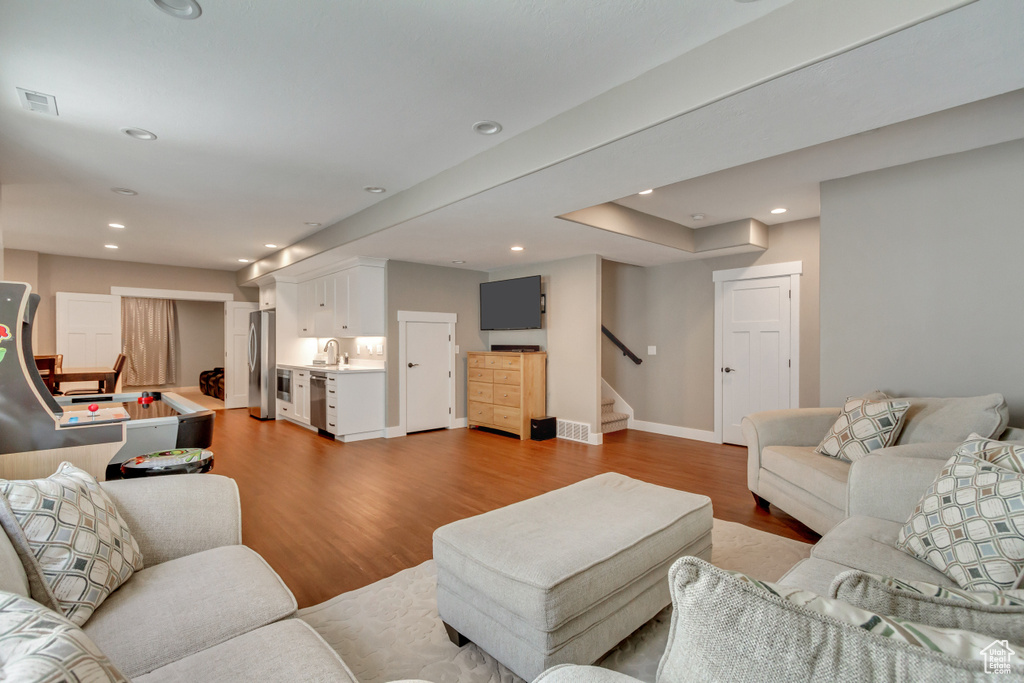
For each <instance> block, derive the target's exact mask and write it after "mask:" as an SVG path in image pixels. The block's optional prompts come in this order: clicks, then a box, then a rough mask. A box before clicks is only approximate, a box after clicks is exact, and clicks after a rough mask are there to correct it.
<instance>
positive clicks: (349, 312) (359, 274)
mask: <svg viewBox="0 0 1024 683" xmlns="http://www.w3.org/2000/svg"><path fill="white" fill-rule="evenodd" d="M350 263H351V264H352V265H349V266H348V267H345V266H344V265H342V267H340V268H338V270H336V271H334V272H329V273H326V274H323V275H320V276H318V277H315V278H313V279H310V280H307V281H305V282H300V283H299V292H298V294H299V301H298V312H299V336H300V337H381V336H384V334H385V333H386V330H385V323H386V313H385V309H384V300H385V286H386V283H385V277H384V261H378V260H376V259H359V260H358V261H356V262H350Z"/></svg>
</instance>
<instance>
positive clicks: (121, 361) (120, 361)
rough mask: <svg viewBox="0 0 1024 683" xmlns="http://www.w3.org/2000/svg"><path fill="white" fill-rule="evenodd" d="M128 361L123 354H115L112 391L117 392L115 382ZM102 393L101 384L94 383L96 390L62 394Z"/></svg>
mask: <svg viewBox="0 0 1024 683" xmlns="http://www.w3.org/2000/svg"><path fill="white" fill-rule="evenodd" d="M127 361H128V356H126V355H124V354H123V353H119V354H117V360H115V361H114V391H117V380H119V379H120V378H121V371H122V370H124V365H125V363H126V362H127ZM102 393H103V382H102V381H98V382H96V388H95V389H92V388H89V389H73V390H71V391H67V392H64V395H65V396H81V395H83V394H102Z"/></svg>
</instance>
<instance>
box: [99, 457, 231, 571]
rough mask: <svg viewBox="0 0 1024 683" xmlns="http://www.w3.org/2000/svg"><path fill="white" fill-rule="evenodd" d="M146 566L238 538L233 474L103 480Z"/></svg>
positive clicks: (223, 544) (216, 546)
mask: <svg viewBox="0 0 1024 683" xmlns="http://www.w3.org/2000/svg"><path fill="white" fill-rule="evenodd" d="M100 486H102V487H103V490H104V491H105V492H106V493H107V495H109V496H110V498H111V500H113V501H114V505H116V506H117V509H118V511H119V512H120V513H121V516H122V517H124V519H125V521H126V522H127V523H128V528H129V529H131V532H132V536H134V537H135V540H136V541H137V542H138V544H139V550H141V551H142V557H143V561H144V562H145V563H146V566H147V567H151V566H153V565H155V564H160V563H161V562H166V561H167V560H173V559H174V558H177V557H184V556H185V555H191V554H193V553H198V552H201V551H203V550H209V549H211V548H219V547H220V546H225V545H239V544H241V542H242V512H241V508H240V506H239V500H238V486H237V485H236V484H235V480H234V479H229V478H227V477H222V476H219V475H216V474H202V475H199V474H185V475H177V476H164V477H150V478H143V479H123V480H115V481H105V482H102V483H101V484H100Z"/></svg>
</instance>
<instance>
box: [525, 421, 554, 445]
mask: <svg viewBox="0 0 1024 683" xmlns="http://www.w3.org/2000/svg"><path fill="white" fill-rule="evenodd" d="M555 423H556V420H555V418H553V417H535V418H533V419H531V420H530V438H531V439H533V440H534V441H544V440H545V439H553V438H555V429H556V424H555Z"/></svg>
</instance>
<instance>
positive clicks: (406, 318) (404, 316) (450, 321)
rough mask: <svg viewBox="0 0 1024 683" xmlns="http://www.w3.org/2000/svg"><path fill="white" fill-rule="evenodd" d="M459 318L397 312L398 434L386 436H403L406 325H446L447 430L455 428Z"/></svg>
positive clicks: (405, 413)
mask: <svg viewBox="0 0 1024 683" xmlns="http://www.w3.org/2000/svg"><path fill="white" fill-rule="evenodd" d="M458 319H459V316H458V315H457V314H455V313H431V312H427V311H398V433H397V434H391V433H389V434H388V436H389V437H390V436H405V435H406V431H405V425H406V418H407V411H406V406H405V401H406V393H407V391H408V387H407V385H406V377H405V374H406V372H407V371H408V370H409V368H408V367H406V365H407V363H408V362H409V361H408V360H406V353H405V344H406V341H407V340H408V339H409V337H408V331H407V327H406V325H407V323H447V325H448V337H449V341H448V408H449V411H448V427H447V428H448V429H452V428H453V427H454V426H455V381H456V375H457V374H458V373H457V372H456V367H455V323H456V322H458Z"/></svg>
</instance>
